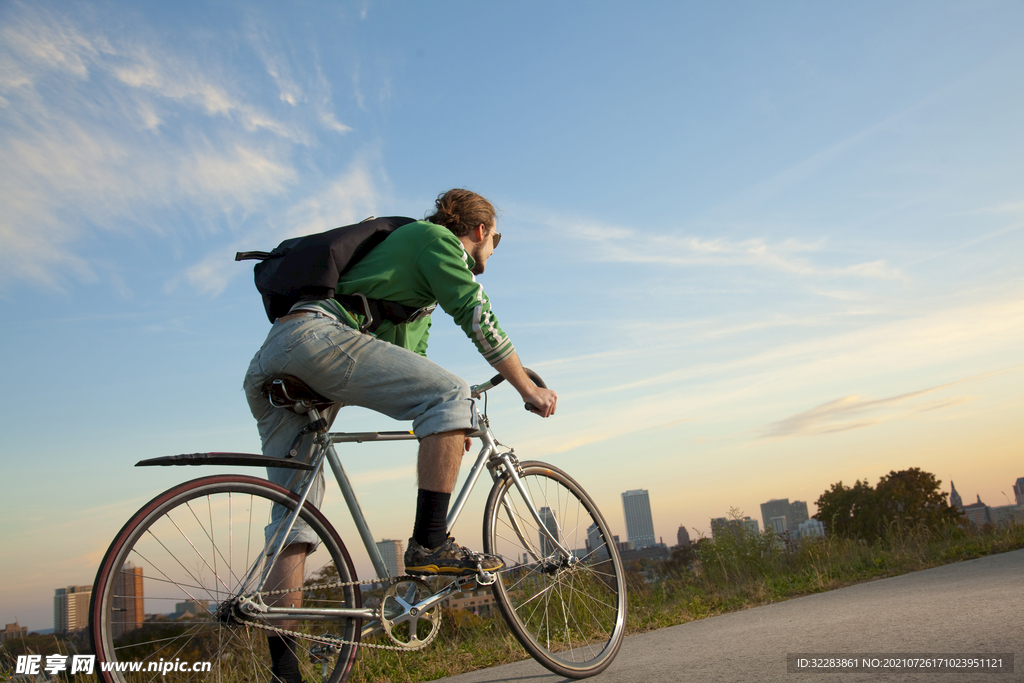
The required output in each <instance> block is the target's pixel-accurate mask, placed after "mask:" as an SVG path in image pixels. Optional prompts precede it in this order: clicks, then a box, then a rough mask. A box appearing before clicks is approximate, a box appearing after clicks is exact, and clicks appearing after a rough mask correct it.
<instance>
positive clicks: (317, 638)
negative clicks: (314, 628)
mask: <svg viewBox="0 0 1024 683" xmlns="http://www.w3.org/2000/svg"><path fill="white" fill-rule="evenodd" d="M413 579H414V580H420V581H422V577H418V576H411V575H406V576H399V577H396V578H394V579H392V580H391V583H392V584H395V583H399V582H401V581H407V580H413ZM377 583H384V582H383V581H380V580H379V579H365V580H363V581H335V582H334V583H324V584H317V585H314V586H306V587H304V588H280V589H278V590H273V591H260V592H259V593H255V594H254V596H256V595H258V596H260V597H263V596H264V595H285V594H286V593H295V592H305V591H312V590H328V589H331V588H345V587H346V586H367V585H370V584H377ZM383 606H384V605H383V603H381V607H382V608H383ZM242 623H244V624H245V625H246V626H255V627H256V628H258V629H262V630H264V631H272V632H274V633H280V634H283V635H287V636H293V637H295V638H302V639H303V640H309V641H312V642H315V643H321V644H323V645H355V646H357V647H368V648H373V649H376V650H394V651H398V652H408V651H409V650H410V649H411V648H408V647H402V646H400V645H379V644H377V643H365V642H363V641H362V640H361V639H360V640H345V639H344V638H335V637H334V636H326V635H310V634H308V633H300V632H298V631H289V630H288V629H284V628H281V627H280V626H271V625H270V624H261V623H260V622H258V621H255V620H250V619H246V620H245V621H243V622H242ZM440 628H441V617H440V615H438V619H437V626H436V627H435V628H434V631H433V634H432V636H431V637H429V638H427V640H425V641H424V642H423V645H422V646H421V647H426V646H427V645H429V644H430V642H431V641H432V640H433V639H434V638H433V635H436V634H437V632H438V630H439V629H440ZM416 649H420V648H416Z"/></svg>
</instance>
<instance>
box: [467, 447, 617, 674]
mask: <svg viewBox="0 0 1024 683" xmlns="http://www.w3.org/2000/svg"><path fill="white" fill-rule="evenodd" d="M521 468H522V473H521V474H520V475H519V478H520V481H521V482H522V484H523V487H524V489H525V491H526V494H527V496H528V497H529V499H530V501H531V502H532V504H533V506H534V508H535V509H536V511H537V512H538V514H539V516H540V522H541V523H543V526H544V528H546V529H547V530H548V532H549V533H550V536H551V537H553V538H554V539H555V540H557V542H558V545H560V546H561V547H562V549H564V550H566V551H568V553H569V555H568V556H566V555H565V554H564V553H563V552H562V551H561V550H560V549H559V547H558V545H556V544H555V543H553V542H552V540H551V538H549V536H548V534H545V533H543V532H542V531H541V524H540V523H538V520H537V519H536V518H535V517H534V515H533V514H532V513H531V512H530V506H529V505H528V504H527V501H526V499H525V498H524V496H523V494H522V493H521V492H520V491H519V489H518V488H517V487H516V485H515V484H514V483H513V482H512V479H511V477H509V476H508V475H507V474H506V475H504V476H503V477H502V478H500V479H498V481H496V482H495V484H494V487H493V488H492V489H491V493H490V496H489V497H488V499H487V507H486V509H485V512H484V551H485V552H488V553H492V554H494V555H499V556H501V557H502V559H504V561H505V569H503V570H501V572H499V578H498V581H497V582H496V583H495V584H494V589H493V590H494V596H495V599H496V600H497V603H498V607H499V609H501V613H502V615H503V616H504V617H505V620H506V621H507V622H508V624H509V627H510V628H511V629H512V632H513V633H514V634H515V636H516V638H517V639H518V640H519V642H520V643H522V645H523V647H525V648H526V650H527V651H528V652H529V653H530V654H531V655H533V657H534V659H536V660H537V661H538V662H540V663H541V664H542V665H544V666H545V667H547V668H548V669H549V670H551V671H553V672H555V673H556V674H559V675H561V676H566V677H568V678H586V677H587V676H593V675H594V674H597V673H600V672H601V671H604V669H605V668H607V667H608V665H609V664H611V662H612V660H613V659H614V658H615V655H616V654H617V653H618V651H619V646H620V645H621V644H622V636H623V632H624V631H625V627H626V581H625V575H624V572H623V568H622V560H621V558H620V557H619V553H618V549H617V548H616V546H615V542H614V540H613V539H612V534H611V531H610V530H609V529H608V525H607V523H605V521H604V518H603V517H602V516H601V513H600V512H599V511H598V509H597V506H596V505H595V504H594V501H593V500H591V499H590V496H588V495H587V493H586V492H585V491H584V490H583V489H582V488H580V486H579V484H577V483H576V482H575V481H573V479H572V478H571V477H569V475H567V474H565V473H564V472H562V471H561V470H559V469H557V468H555V467H552V466H551V465H547V464H545V463H541V462H524V463H522V465H521Z"/></svg>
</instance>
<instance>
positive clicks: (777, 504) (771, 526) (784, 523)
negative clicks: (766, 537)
mask: <svg viewBox="0 0 1024 683" xmlns="http://www.w3.org/2000/svg"><path fill="white" fill-rule="evenodd" d="M808 519H809V517H808V515H807V503H806V502H805V501H802V500H794V501H793V502H792V503H790V502H789V498H781V499H778V498H773V499H772V500H769V501H768V502H767V503H761V521H763V522H764V530H765V531H769V530H772V531H775V532H776V533H779V534H782V533H785V532H787V531H793V532H795V531H796V528H797V527H798V526H800V525H801V524H803V523H804V522H806V521H807V520H808Z"/></svg>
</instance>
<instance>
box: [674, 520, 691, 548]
mask: <svg viewBox="0 0 1024 683" xmlns="http://www.w3.org/2000/svg"><path fill="white" fill-rule="evenodd" d="M676 543H677V545H681V546H683V545H690V532H689V531H687V530H686V527H685V526H682V525H679V531H677V532H676Z"/></svg>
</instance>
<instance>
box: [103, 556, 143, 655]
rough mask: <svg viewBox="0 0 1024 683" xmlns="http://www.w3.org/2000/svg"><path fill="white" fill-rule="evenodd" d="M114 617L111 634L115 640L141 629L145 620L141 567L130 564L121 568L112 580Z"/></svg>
mask: <svg viewBox="0 0 1024 683" xmlns="http://www.w3.org/2000/svg"><path fill="white" fill-rule="evenodd" d="M113 602H114V610H113V612H114V616H113V617H112V619H113V623H112V624H111V625H112V627H113V628H112V629H111V630H112V632H113V636H114V638H115V639H117V638H120V637H121V636H123V635H124V634H125V633H128V632H129V631H134V630H135V629H137V628H141V627H142V622H143V621H145V619H146V610H145V607H144V605H145V603H144V598H143V594H142V567H136V566H134V565H133V564H131V563H130V562H129V563H127V564H125V565H124V566H123V567H121V571H120V573H118V575H117V578H115V579H114V599H113Z"/></svg>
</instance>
